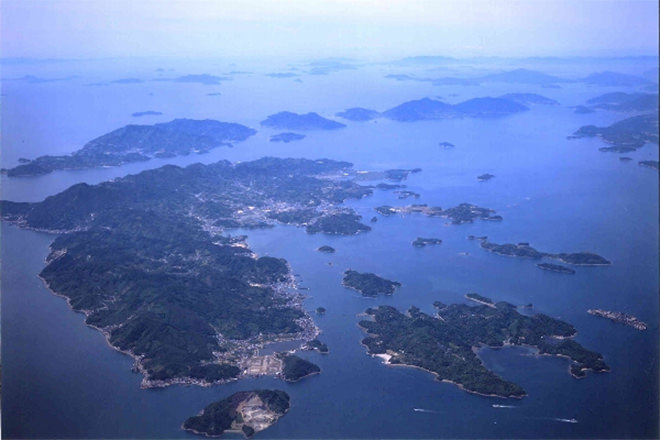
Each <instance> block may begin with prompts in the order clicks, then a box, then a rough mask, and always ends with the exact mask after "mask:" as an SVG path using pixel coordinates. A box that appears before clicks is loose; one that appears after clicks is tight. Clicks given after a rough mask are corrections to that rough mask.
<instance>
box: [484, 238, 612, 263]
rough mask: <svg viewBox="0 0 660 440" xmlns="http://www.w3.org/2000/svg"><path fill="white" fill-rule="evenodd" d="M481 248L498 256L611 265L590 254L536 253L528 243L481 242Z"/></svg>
mask: <svg viewBox="0 0 660 440" xmlns="http://www.w3.org/2000/svg"><path fill="white" fill-rule="evenodd" d="M481 247H482V248H484V249H486V250H487V251H490V252H493V253H495V254H499V255H506V256H509V257H525V258H533V259H540V258H553V259H557V260H560V261H563V262H564V263H567V264H572V265H575V266H608V265H610V264H612V262H611V261H609V260H607V259H606V258H603V257H601V256H600V255H598V254H594V253H592V252H574V253H559V254H552V253H548V252H541V251H538V250H536V249H534V248H533V247H531V246H530V245H529V243H518V244H512V243H506V244H496V243H491V242H489V241H486V240H483V241H482V242H481ZM545 268H547V267H542V269H545Z"/></svg>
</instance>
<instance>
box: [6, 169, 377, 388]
mask: <svg viewBox="0 0 660 440" xmlns="http://www.w3.org/2000/svg"><path fill="white" fill-rule="evenodd" d="M350 167H351V164H349V163H347V162H337V161H332V160H306V159H274V158H264V159H260V160H257V161H253V162H244V163H239V164H231V163H229V162H226V161H221V162H218V163H215V164H211V165H201V164H196V165H191V166H188V167H186V168H180V167H177V166H172V165H168V166H165V167H162V168H158V169H155V170H150V171H144V172H142V173H140V174H137V175H131V176H127V177H124V178H121V179H117V180H114V181H111V182H105V183H101V184H99V185H94V186H90V185H87V184H84V183H82V184H77V185H74V186H72V187H71V188H69V189H67V190H66V191H63V192H61V193H59V194H57V195H54V196H51V197H48V198H46V199H45V200H44V201H42V202H39V203H15V202H9V201H2V202H1V204H0V209H1V212H2V218H3V220H5V221H10V222H14V223H15V224H17V225H19V226H21V227H25V228H31V229H37V230H43V231H48V232H56V233H59V235H58V236H57V238H56V239H55V240H54V241H53V243H52V245H51V249H50V251H51V252H50V255H49V256H48V260H47V266H46V267H45V268H44V269H43V271H42V272H41V274H40V276H41V278H42V279H43V280H44V282H45V283H46V284H47V285H48V287H49V288H50V289H51V290H52V291H54V292H55V293H56V294H58V295H61V296H64V297H66V299H67V301H68V302H69V304H70V306H71V307H72V308H73V309H74V310H77V311H81V312H83V313H84V314H85V315H86V322H87V324H89V325H91V326H94V327H96V328H98V329H99V330H100V331H102V332H103V333H104V334H105V335H106V337H107V339H108V342H109V343H110V344H111V345H112V346H113V347H115V348H116V349H118V350H121V351H123V352H126V353H128V354H130V355H131V356H132V357H133V358H134V359H135V364H136V368H137V369H138V370H139V371H140V372H141V373H142V374H143V375H144V380H143V386H146V387H149V386H165V385H168V384H171V383H176V382H182V383H197V384H209V383H213V382H219V381H226V380H229V379H232V378H236V377H239V376H240V375H241V374H242V373H241V371H242V370H243V368H244V366H245V364H246V362H248V361H249V359H250V358H251V357H253V356H255V355H256V353H257V350H258V348H259V347H260V346H262V345H263V344H266V343H269V342H274V341H282V340H303V341H310V340H313V339H314V338H315V337H316V335H317V334H318V329H317V328H316V326H315V325H314V323H313V322H312V319H311V318H310V316H308V314H307V313H305V311H304V309H303V308H302V305H301V303H302V297H301V295H300V294H298V293H297V291H296V289H295V279H294V276H293V275H292V273H291V271H290V268H289V266H288V264H287V262H286V261H285V260H283V259H279V258H274V257H266V256H264V257H260V258H258V257H257V256H256V255H254V254H253V253H252V252H251V251H250V250H249V249H248V248H247V244H246V242H245V237H244V236H234V237H232V236H231V235H228V234H226V232H225V230H226V228H234V227H243V228H254V227H267V226H271V225H273V224H276V223H277V222H278V221H280V220H279V218H280V216H281V215H283V214H285V213H295V214H299V213H301V212H304V215H290V216H284V218H285V219H286V220H287V222H288V223H292V224H296V225H299V226H305V225H306V224H315V221H316V220H317V219H319V218H326V217H327V216H328V215H332V214H331V213H332V212H334V211H335V210H336V209H338V206H337V205H339V204H341V203H342V202H343V201H344V200H345V199H347V198H361V197H364V196H366V195H369V194H371V192H372V190H371V189H370V188H367V187H364V186H360V185H358V184H356V183H354V182H352V181H350V180H346V179H345V178H343V177H337V176H344V175H345V174H348V173H349V172H350V171H351V169H350ZM344 210H345V211H346V208H344ZM329 213H330V214H329ZM322 231H323V227H321V232H322ZM330 232H332V233H336V232H337V231H336V230H334V229H333V230H331V231H330Z"/></svg>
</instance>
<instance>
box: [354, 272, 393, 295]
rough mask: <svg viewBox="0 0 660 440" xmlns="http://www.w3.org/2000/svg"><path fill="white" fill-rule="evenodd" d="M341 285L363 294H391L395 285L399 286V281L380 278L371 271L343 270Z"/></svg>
mask: <svg viewBox="0 0 660 440" xmlns="http://www.w3.org/2000/svg"><path fill="white" fill-rule="evenodd" d="M342 285H343V286H344V287H348V288H351V289H353V290H356V291H358V292H360V293H361V294H362V295H363V296H378V295H380V294H384V295H391V294H393V293H394V290H395V289H396V288H397V287H401V283H399V282H398V281H392V280H388V279H386V278H381V277H379V276H378V275H376V274H373V273H360V272H357V271H355V270H347V271H346V272H344V279H343V281H342Z"/></svg>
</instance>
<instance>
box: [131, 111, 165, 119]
mask: <svg viewBox="0 0 660 440" xmlns="http://www.w3.org/2000/svg"><path fill="white" fill-rule="evenodd" d="M162 114H163V112H157V111H154V110H147V111H144V112H135V113H131V116H133V117H134V118H139V117H141V116H160V115H162Z"/></svg>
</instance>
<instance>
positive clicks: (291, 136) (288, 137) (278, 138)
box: [270, 132, 306, 144]
mask: <svg viewBox="0 0 660 440" xmlns="http://www.w3.org/2000/svg"><path fill="white" fill-rule="evenodd" d="M305 137H306V136H305V135H304V134H299V133H289V132H287V133H279V134H274V135H272V136H271V137H270V141H271V142H284V143H285V144H288V143H289V142H293V141H300V140H303V139H305Z"/></svg>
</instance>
